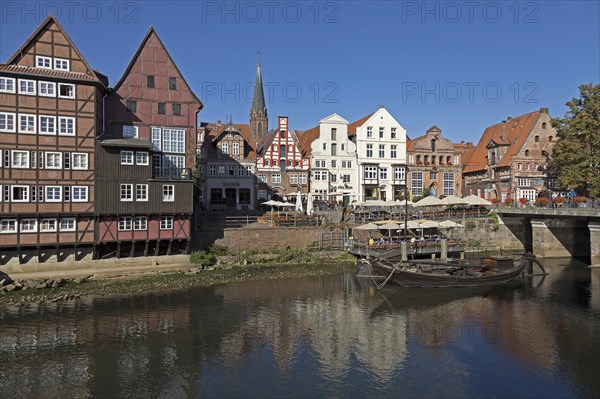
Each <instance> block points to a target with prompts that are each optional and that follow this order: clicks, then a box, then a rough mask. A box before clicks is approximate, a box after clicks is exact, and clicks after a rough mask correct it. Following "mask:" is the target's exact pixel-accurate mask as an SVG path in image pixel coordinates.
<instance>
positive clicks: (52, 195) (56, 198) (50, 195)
mask: <svg viewBox="0 0 600 399" xmlns="http://www.w3.org/2000/svg"><path fill="white" fill-rule="evenodd" d="M45 188H46V202H60V201H62V187H61V186H46V187H45Z"/></svg>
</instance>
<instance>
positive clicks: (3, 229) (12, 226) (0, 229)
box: [0, 219, 17, 233]
mask: <svg viewBox="0 0 600 399" xmlns="http://www.w3.org/2000/svg"><path fill="white" fill-rule="evenodd" d="M16 232H17V220H16V219H2V220H0V233H16Z"/></svg>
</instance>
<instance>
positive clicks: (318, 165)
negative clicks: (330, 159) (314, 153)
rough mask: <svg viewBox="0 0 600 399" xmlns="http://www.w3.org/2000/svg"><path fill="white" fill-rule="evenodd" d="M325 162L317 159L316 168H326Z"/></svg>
mask: <svg viewBox="0 0 600 399" xmlns="http://www.w3.org/2000/svg"><path fill="white" fill-rule="evenodd" d="M324 167H325V160H323V159H315V168H324Z"/></svg>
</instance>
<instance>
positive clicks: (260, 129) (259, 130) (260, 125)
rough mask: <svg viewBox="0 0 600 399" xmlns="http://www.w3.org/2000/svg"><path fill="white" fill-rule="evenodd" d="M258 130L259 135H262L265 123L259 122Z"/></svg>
mask: <svg viewBox="0 0 600 399" xmlns="http://www.w3.org/2000/svg"><path fill="white" fill-rule="evenodd" d="M257 130H258V132H257V133H258V137H262V135H263V124H262V122H258V129H257Z"/></svg>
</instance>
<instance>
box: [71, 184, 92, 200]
mask: <svg viewBox="0 0 600 399" xmlns="http://www.w3.org/2000/svg"><path fill="white" fill-rule="evenodd" d="M72 192H73V195H72V197H71V201H73V202H87V200H88V187H85V186H73V190H72Z"/></svg>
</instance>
